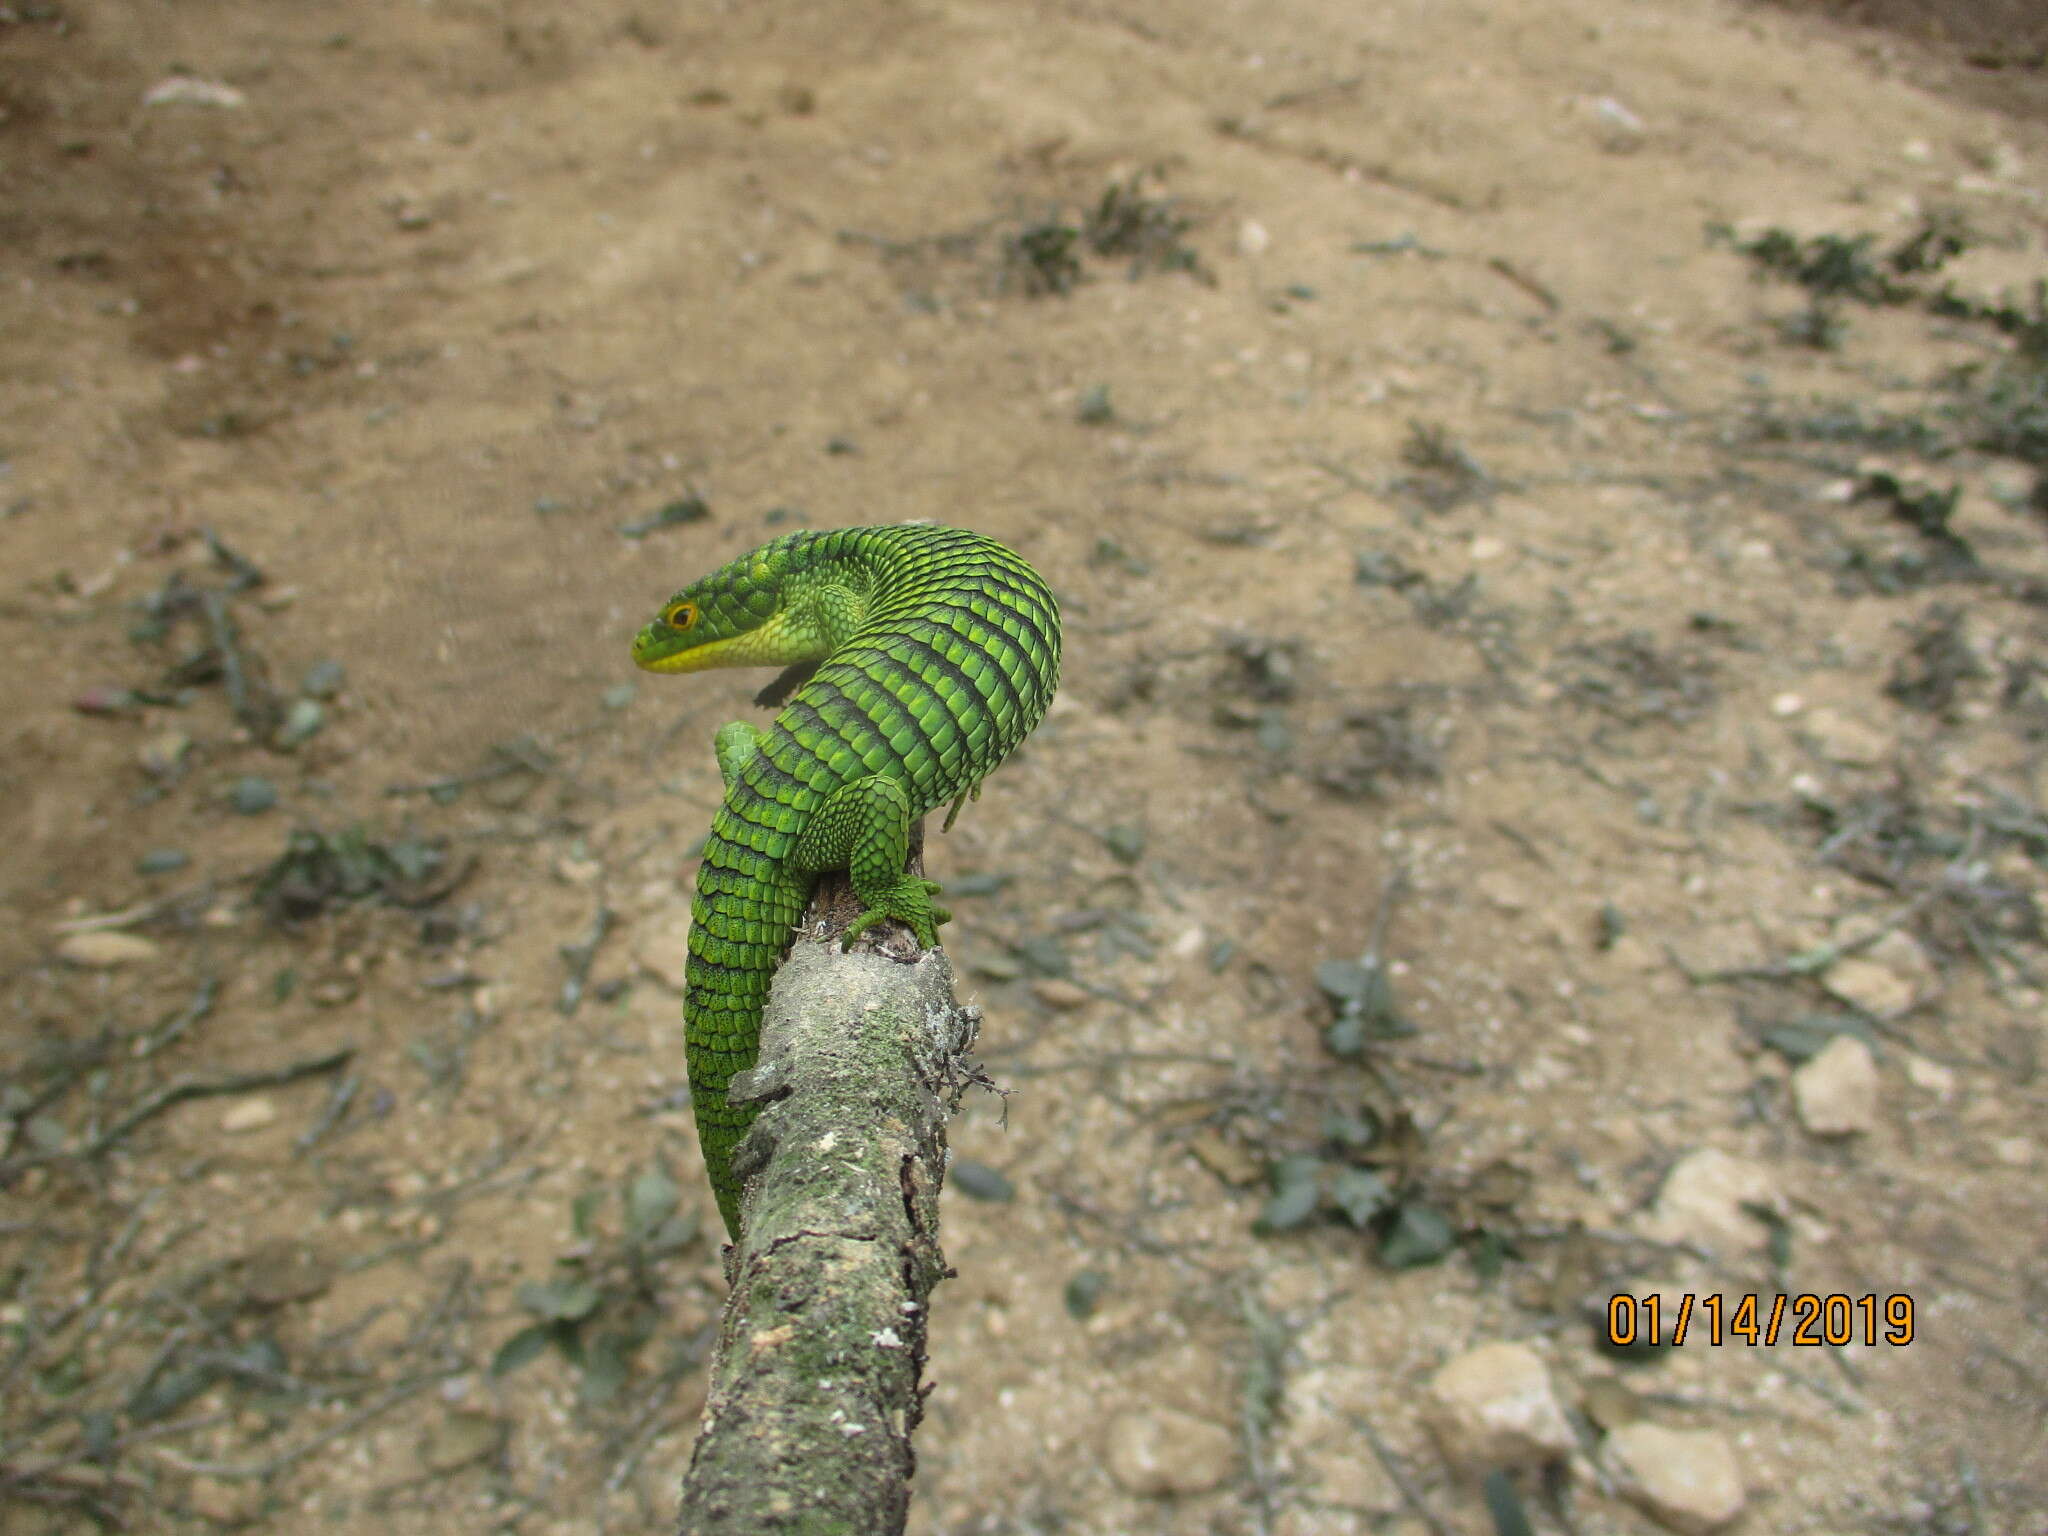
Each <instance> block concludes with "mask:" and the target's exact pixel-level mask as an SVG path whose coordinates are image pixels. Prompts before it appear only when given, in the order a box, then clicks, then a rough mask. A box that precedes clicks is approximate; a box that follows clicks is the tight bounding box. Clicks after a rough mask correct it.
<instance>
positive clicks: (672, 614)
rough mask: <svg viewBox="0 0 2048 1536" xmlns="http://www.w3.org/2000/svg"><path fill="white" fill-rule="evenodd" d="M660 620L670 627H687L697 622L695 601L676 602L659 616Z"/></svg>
mask: <svg viewBox="0 0 2048 1536" xmlns="http://www.w3.org/2000/svg"><path fill="white" fill-rule="evenodd" d="M661 622H662V623H664V624H666V625H667V626H668V627H669V628H670V629H688V628H689V627H690V626H691V625H692V624H694V623H696V622H697V605H696V604H695V603H677V604H676V605H675V607H673V608H671V609H669V611H668V612H667V613H664V614H663V615H662V616H661Z"/></svg>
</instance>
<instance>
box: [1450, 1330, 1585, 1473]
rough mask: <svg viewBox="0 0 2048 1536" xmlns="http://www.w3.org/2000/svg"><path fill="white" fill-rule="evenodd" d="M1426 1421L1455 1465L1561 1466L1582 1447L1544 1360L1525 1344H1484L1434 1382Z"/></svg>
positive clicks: (1460, 1357) (1454, 1362)
mask: <svg viewBox="0 0 2048 1536" xmlns="http://www.w3.org/2000/svg"><path fill="white" fill-rule="evenodd" d="M1423 1417H1424V1418H1425V1419H1426V1420H1427V1421H1428V1423H1429V1427H1430V1429H1431V1431H1432V1432H1434V1434H1435V1435H1436V1438H1437V1443H1438V1444H1440V1445H1441V1446H1442V1447H1443V1450H1444V1454H1445V1455H1446V1456H1448V1457H1449V1458H1450V1459H1451V1460H1452V1461H1454V1462H1457V1463H1459V1464H1460V1465H1462V1466H1466V1467H1507V1466H1526V1465H1535V1464H1539V1463H1542V1462H1547V1461H1555V1460H1557V1459H1559V1458H1561V1457H1564V1456H1568V1455H1570V1454H1571V1453H1572V1452H1573V1451H1574V1450H1576V1449H1577V1448H1578V1439H1577V1437H1576V1436H1574V1435H1573V1433H1572V1427H1571V1425H1570V1424H1569V1423H1568V1422H1567V1421H1566V1419H1565V1416H1564V1408H1563V1407H1562V1405H1560V1404H1559V1402H1558V1400H1557V1394H1556V1393H1555V1392H1553V1391H1552V1390H1551V1386H1550V1372H1549V1370H1548V1369H1547V1368H1546V1367H1545V1366H1544V1364H1543V1358H1542V1356H1540V1355H1538V1354H1537V1353H1536V1351H1535V1350H1533V1349H1531V1348H1529V1346H1528V1345H1526V1344H1508V1343H1493V1344H1482V1345H1480V1346H1479V1347H1478V1348H1477V1349H1474V1350H1468V1351H1467V1352H1466V1353H1464V1354H1462V1355H1460V1356H1458V1358H1457V1359H1455V1360H1453V1361H1451V1362H1450V1363H1449V1364H1448V1365H1446V1366H1444V1367H1443V1368H1442V1369H1441V1370H1439V1371H1438V1372H1437V1373H1436V1374H1435V1375H1434V1376H1432V1377H1431V1378H1430V1381H1429V1399H1428V1401H1427V1402H1426V1403H1425V1404H1424V1406H1423Z"/></svg>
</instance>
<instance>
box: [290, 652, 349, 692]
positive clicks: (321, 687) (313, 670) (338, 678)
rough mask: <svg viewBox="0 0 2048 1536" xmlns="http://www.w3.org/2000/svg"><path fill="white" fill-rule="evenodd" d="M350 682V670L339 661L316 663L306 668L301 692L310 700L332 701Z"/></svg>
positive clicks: (300, 686)
mask: <svg viewBox="0 0 2048 1536" xmlns="http://www.w3.org/2000/svg"><path fill="white" fill-rule="evenodd" d="M347 681H348V669H347V668H346V667H344V666H342V664H341V663H340V662H338V661H316V662H314V663H313V665H311V666H310V667H308V668H306V676H305V678H304V679H303V680H302V681H301V682H300V684H299V692H301V693H303V694H304V695H305V696H306V697H307V698H309V699H331V698H333V697H334V696H335V695H336V694H337V693H340V692H341V689H342V685H343V684H344V683H346V682H347Z"/></svg>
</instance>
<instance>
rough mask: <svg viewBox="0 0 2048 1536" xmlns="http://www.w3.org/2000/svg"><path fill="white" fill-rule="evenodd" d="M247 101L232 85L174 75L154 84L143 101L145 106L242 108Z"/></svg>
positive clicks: (191, 76) (195, 77) (192, 76)
mask: <svg viewBox="0 0 2048 1536" xmlns="http://www.w3.org/2000/svg"><path fill="white" fill-rule="evenodd" d="M246 99H247V98H246V97H244V96H243V95H242V93H241V92H240V91H238V90H236V89H235V88H234V87H233V86H232V85H223V84H222V83H221V82H220V81H218V80H201V79H199V78H198V77H197V76H196V75H172V76H171V77H170V78H169V79H166V80H159V81H157V83H156V84H155V85H152V86H151V87H150V88H149V90H148V92H147V93H146V94H145V95H144V96H143V98H142V104H143V105H144V106H145V107H239V106H240V105H242V103H243V102H244V101H245V100H246Z"/></svg>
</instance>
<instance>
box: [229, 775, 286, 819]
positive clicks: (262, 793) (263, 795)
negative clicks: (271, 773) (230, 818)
mask: <svg viewBox="0 0 2048 1536" xmlns="http://www.w3.org/2000/svg"><path fill="white" fill-rule="evenodd" d="M276 804H277V786H276V785H275V784H273V783H271V782H270V780H268V779H266V778H264V777H263V776H262V775H261V774H255V773H251V774H245V775H243V776H242V777H241V778H239V779H237V780H235V782H234V783H233V784H232V785H230V786H229V787H228V807H229V809H231V810H233V811H234V812H235V813H236V814H238V815H242V816H260V815H262V814H263V813H264V812H265V811H267V810H269V809H270V808H271V807H272V806H274V805H276Z"/></svg>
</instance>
